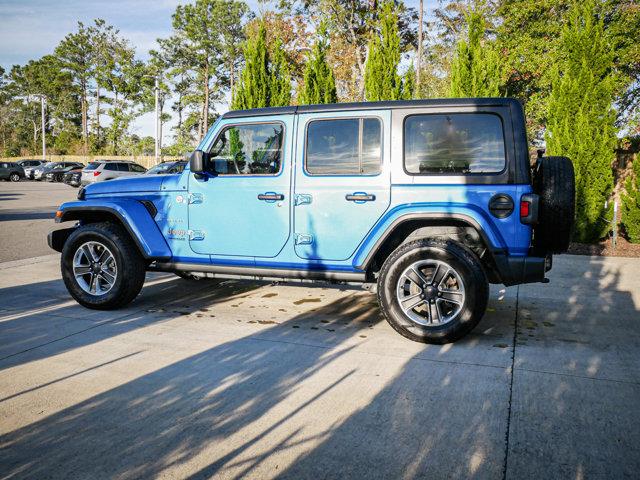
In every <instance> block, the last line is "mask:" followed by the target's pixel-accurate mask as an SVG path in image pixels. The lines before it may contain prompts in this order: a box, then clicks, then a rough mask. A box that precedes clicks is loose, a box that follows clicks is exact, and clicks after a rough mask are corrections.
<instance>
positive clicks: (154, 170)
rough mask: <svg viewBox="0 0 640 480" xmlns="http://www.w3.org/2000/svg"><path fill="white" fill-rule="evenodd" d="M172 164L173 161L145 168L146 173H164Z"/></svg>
mask: <svg viewBox="0 0 640 480" xmlns="http://www.w3.org/2000/svg"><path fill="white" fill-rule="evenodd" d="M172 165H173V163H161V164H160V165H156V166H155V167H151V168H150V169H149V170H147V173H150V174H152V175H153V174H158V173H166V172H167V170H169V168H171V166H172Z"/></svg>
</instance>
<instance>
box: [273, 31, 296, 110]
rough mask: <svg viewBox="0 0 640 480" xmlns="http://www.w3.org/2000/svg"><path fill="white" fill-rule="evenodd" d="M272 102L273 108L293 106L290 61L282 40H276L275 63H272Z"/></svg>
mask: <svg viewBox="0 0 640 480" xmlns="http://www.w3.org/2000/svg"><path fill="white" fill-rule="evenodd" d="M270 70H271V92H270V97H271V100H270V102H269V104H270V106H272V107H284V106H287V105H290V104H291V74H290V73H289V61H288V60H287V56H286V54H285V51H284V46H283V44H282V40H281V39H280V38H277V39H276V42H275V47H274V53H273V62H272V63H271V69H270Z"/></svg>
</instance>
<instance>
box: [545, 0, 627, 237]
mask: <svg viewBox="0 0 640 480" xmlns="http://www.w3.org/2000/svg"><path fill="white" fill-rule="evenodd" d="M557 52H558V53H557V55H558V58H557V59H556V61H555V68H554V70H553V71H552V91H551V97H550V99H549V120H548V122H547V132H546V135H545V138H546V143H547V151H548V153H549V154H550V155H564V156H567V157H569V158H570V159H571V160H572V161H573V164H574V167H575V175H576V224H575V230H574V238H575V240H576V241H579V242H592V241H595V240H598V239H600V238H602V237H603V236H604V235H605V234H606V233H607V231H608V226H609V219H610V218H611V210H610V208H609V209H607V208H605V203H606V202H607V199H608V198H609V195H610V193H611V191H612V188H613V172H612V170H611V163H612V161H613V159H614V147H615V144H616V130H615V124H614V122H615V111H614V110H613V107H612V105H613V101H614V96H615V93H614V92H615V78H614V76H613V74H612V67H613V60H614V52H613V49H612V48H611V46H610V45H609V44H608V42H607V39H606V37H605V34H604V26H603V21H602V19H598V18H597V17H596V14H595V7H594V3H593V1H592V0H588V1H587V2H586V3H584V4H583V5H578V4H574V5H573V6H572V11H571V12H570V18H569V22H568V23H567V25H565V27H564V28H563V31H562V35H561V39H560V48H559V49H558V51H557Z"/></svg>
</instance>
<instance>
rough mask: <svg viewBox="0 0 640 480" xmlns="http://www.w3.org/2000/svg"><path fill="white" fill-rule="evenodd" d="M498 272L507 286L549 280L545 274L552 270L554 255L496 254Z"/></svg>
mask: <svg viewBox="0 0 640 480" xmlns="http://www.w3.org/2000/svg"><path fill="white" fill-rule="evenodd" d="M494 259H495V264H496V270H497V274H498V276H499V277H500V280H501V281H502V283H504V284H505V285H506V286H507V287H509V286H511V285H520V284H522V283H537V282H545V281H547V280H546V278H545V274H546V273H547V272H548V271H549V270H551V266H552V257H551V255H547V256H545V257H530V256H526V257H513V256H509V255H494Z"/></svg>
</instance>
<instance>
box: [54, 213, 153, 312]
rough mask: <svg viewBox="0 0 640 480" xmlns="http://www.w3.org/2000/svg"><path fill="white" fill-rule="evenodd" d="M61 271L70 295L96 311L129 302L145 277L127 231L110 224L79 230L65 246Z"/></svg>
mask: <svg viewBox="0 0 640 480" xmlns="http://www.w3.org/2000/svg"><path fill="white" fill-rule="evenodd" d="M61 269H62V279H63V280H64V283H65V285H66V287H67V290H68V291H69V293H70V294H71V296H72V297H73V298H74V299H75V300H76V301H77V302H78V303H79V304H80V305H83V306H85V307H87V308H92V309H96V310H111V309H115V308H118V307H122V306H123V305H126V304H127V303H129V302H131V301H132V300H133V299H134V298H135V297H136V296H137V295H138V293H140V290H141V289H142V285H143V284H144V278H145V263H144V259H143V258H142V256H141V255H140V253H139V252H138V250H137V248H136V246H135V245H134V243H133V241H132V240H131V238H130V237H129V235H128V234H127V232H125V230H124V229H123V228H122V227H120V226H119V225H115V224H112V223H95V224H88V225H83V226H81V227H78V228H77V229H76V230H75V231H74V232H73V233H72V234H71V235H70V236H69V238H68V239H67V241H66V242H65V244H64V248H63V249H62V258H61Z"/></svg>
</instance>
